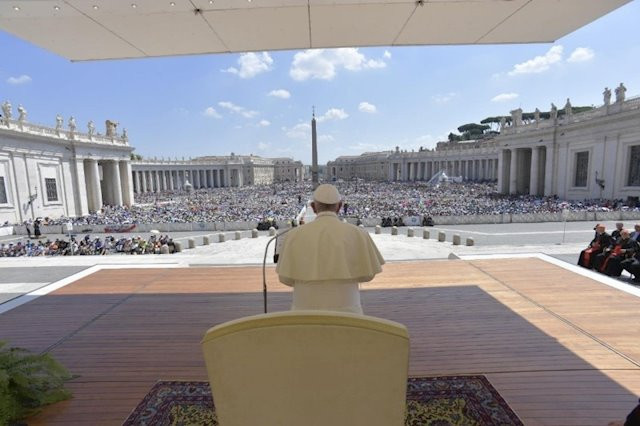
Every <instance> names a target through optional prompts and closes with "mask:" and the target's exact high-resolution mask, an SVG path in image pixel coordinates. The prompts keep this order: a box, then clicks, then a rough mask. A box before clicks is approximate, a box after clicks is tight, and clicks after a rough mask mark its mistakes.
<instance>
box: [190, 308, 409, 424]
mask: <svg viewBox="0 0 640 426" xmlns="http://www.w3.org/2000/svg"><path fill="white" fill-rule="evenodd" d="M202 346H203V351H204V356H205V362H206V365H207V372H208V374H209V381H210V383H211V389H212V393H213V401H214V404H215V407H216V413H217V416H218V420H219V422H220V425H221V426H258V425H259V426H315V425H317V426H327V425H331V426H342V425H344V426H347V425H348V426H357V425H363V426H364V425H366V426H376V425H380V426H395V425H398V426H400V425H404V416H405V407H406V401H405V398H406V388H407V374H408V365H409V334H408V332H407V329H406V327H404V326H403V325H401V324H398V323H395V322H392V321H387V320H383V319H379V318H374V317H368V316H363V315H356V314H349V313H338V312H328V311H289V312H278V313H271V314H264V315H256V316H252V317H246V318H242V319H239V320H235V321H231V322H228V323H225V324H221V325H219V326H216V327H213V328H211V329H210V330H209V331H208V332H207V333H206V335H205V337H204V339H203V341H202Z"/></svg>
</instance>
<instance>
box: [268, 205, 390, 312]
mask: <svg viewBox="0 0 640 426" xmlns="http://www.w3.org/2000/svg"><path fill="white" fill-rule="evenodd" d="M383 264H384V259H383V258H382V255H380V252H379V251H378V248H377V247H376V245H375V244H374V242H373V240H372V239H371V236H369V233H368V232H366V231H365V230H363V229H361V228H359V227H357V226H354V225H350V224H348V223H344V222H342V221H340V219H338V216H337V215H336V214H335V213H331V212H322V213H319V214H318V215H317V217H316V219H315V220H314V221H313V222H311V223H308V224H306V225H302V226H300V227H298V228H296V229H294V230H292V231H290V232H289V233H288V234H287V236H286V240H285V242H284V247H283V249H282V252H281V253H280V258H279V260H278V266H277V268H276V272H277V273H278V276H279V278H280V282H281V283H283V284H286V285H288V286H291V287H293V306H292V307H291V309H292V310H307V309H312V310H316V309H320V310H330V311H342V312H354V313H359V314H361V313H362V306H361V304H360V292H359V289H358V283H362V282H367V281H371V280H372V279H373V277H374V276H375V275H376V274H377V273H379V272H381V271H382V268H381V265H383Z"/></svg>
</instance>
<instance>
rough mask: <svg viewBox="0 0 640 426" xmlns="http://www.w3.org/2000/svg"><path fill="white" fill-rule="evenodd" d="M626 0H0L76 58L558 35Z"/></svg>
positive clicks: (25, 26) (35, 34) (31, 31)
mask: <svg viewBox="0 0 640 426" xmlns="http://www.w3.org/2000/svg"><path fill="white" fill-rule="evenodd" d="M629 1H630V0H592V1H588V0H418V1H406V0H391V1H382V0H344V1H338V0H173V1H170V0H28V1H25V0H0V29H3V30H5V31H7V32H9V33H12V34H14V35H16V36H18V37H20V38H23V39H25V40H28V41H30V42H32V43H34V44H36V45H38V46H40V47H43V48H45V49H48V50H50V51H52V52H55V53H57V54H59V55H61V56H63V57H65V58H68V59H70V60H73V61H85V60H96V59H115V58H140V57H149V56H169V55H190V54H202V53H223V52H245V51H260V50H283V49H307V48H323V47H347V46H406V45H443V44H488V43H531V42H552V41H554V40H556V39H558V38H560V37H562V36H564V35H565V34H568V33H570V32H572V31H574V30H576V29H578V28H580V27H581V26H583V25H586V24H588V23H589V22H591V21H593V20H595V19H597V18H599V17H601V16H602V15H604V14H606V13H608V12H610V11H612V10H614V9H616V8H618V7H620V6H622V5H624V4H625V3H628V2H629Z"/></svg>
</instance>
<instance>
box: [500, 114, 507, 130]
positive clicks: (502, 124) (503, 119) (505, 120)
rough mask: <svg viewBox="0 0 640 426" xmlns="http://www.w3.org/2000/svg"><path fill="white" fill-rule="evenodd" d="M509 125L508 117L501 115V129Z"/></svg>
mask: <svg viewBox="0 0 640 426" xmlns="http://www.w3.org/2000/svg"><path fill="white" fill-rule="evenodd" d="M506 127H507V117H500V131H503V130H504V129H505V128H506Z"/></svg>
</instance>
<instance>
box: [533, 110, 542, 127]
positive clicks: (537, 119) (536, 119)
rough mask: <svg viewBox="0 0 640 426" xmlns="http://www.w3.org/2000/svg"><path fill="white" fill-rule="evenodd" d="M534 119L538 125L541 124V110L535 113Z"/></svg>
mask: <svg viewBox="0 0 640 426" xmlns="http://www.w3.org/2000/svg"><path fill="white" fill-rule="evenodd" d="M533 119H534V121H535V122H536V124H537V123H539V122H540V110H539V109H538V108H536V110H535V111H534V112H533Z"/></svg>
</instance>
